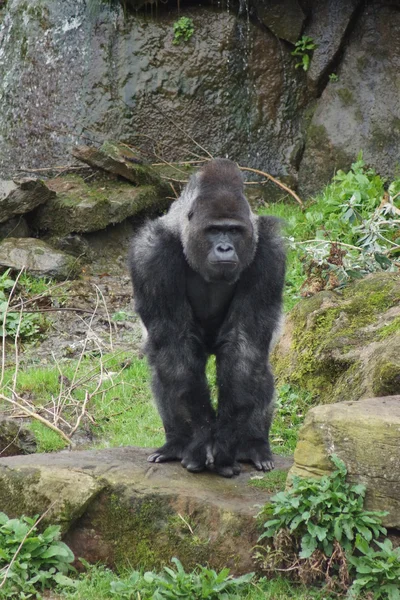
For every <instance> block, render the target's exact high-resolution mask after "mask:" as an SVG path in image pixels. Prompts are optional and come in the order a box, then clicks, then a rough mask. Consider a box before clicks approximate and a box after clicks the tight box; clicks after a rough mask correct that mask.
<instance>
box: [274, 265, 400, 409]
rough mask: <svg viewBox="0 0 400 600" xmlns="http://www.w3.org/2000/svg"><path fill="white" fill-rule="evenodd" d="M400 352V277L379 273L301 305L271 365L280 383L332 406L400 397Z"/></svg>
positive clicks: (289, 321)
mask: <svg viewBox="0 0 400 600" xmlns="http://www.w3.org/2000/svg"><path fill="white" fill-rule="evenodd" d="M399 348H400V274H399V273H376V274H373V275H370V276H368V277H366V278H365V279H362V280H360V281H357V282H356V283H354V284H352V285H350V286H348V287H347V288H345V289H344V290H343V291H342V292H328V291H324V292H320V293H319V294H316V295H315V296H313V297H312V298H308V299H305V300H302V301H300V302H299V303H298V304H297V306H295V308H294V309H293V310H292V311H291V313H290V314H289V316H288V318H287V322H286V326H285V331H284V335H283V337H282V338H281V340H280V342H279V344H278V345H277V347H276V349H275V351H274V353H273V357H272V361H273V364H274V370H275V374H276V375H277V377H278V381H279V383H281V384H282V383H295V384H297V385H299V386H300V387H302V388H304V389H306V390H308V391H310V392H312V393H313V394H314V396H315V397H316V399H317V400H318V401H319V402H320V403H329V402H337V401H343V400H358V399H359V398H368V397H373V396H386V395H391V394H397V393H400V352H399Z"/></svg>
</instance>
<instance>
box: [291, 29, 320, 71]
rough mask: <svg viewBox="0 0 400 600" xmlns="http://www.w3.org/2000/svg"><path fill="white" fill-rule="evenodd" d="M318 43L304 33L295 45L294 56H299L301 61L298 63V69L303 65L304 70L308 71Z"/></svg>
mask: <svg viewBox="0 0 400 600" xmlns="http://www.w3.org/2000/svg"><path fill="white" fill-rule="evenodd" d="M316 47H317V45H316V44H315V43H314V40H313V39H312V38H310V36H308V35H303V36H302V37H301V38H300V39H299V40H297V42H296V43H295V45H294V50H293V52H292V56H299V57H300V62H298V63H297V64H296V69H298V68H299V67H302V69H303V70H304V71H308V69H309V67H310V60H311V55H312V53H313V51H314V50H315V48H316Z"/></svg>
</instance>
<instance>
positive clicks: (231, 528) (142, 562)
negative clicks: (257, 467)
mask: <svg viewBox="0 0 400 600" xmlns="http://www.w3.org/2000/svg"><path fill="white" fill-rule="evenodd" d="M148 454H149V449H146V448H134V447H125V448H113V449H107V450H93V451H64V452H60V453H57V454H34V455H30V456H16V457H12V458H4V459H0V506H1V510H3V511H4V512H6V513H7V514H9V515H10V516H17V515H20V514H22V513H25V514H29V515H34V514H38V513H43V512H44V511H45V510H46V509H48V507H49V506H51V505H52V504H53V503H54V505H53V506H52V508H51V510H50V511H49V514H48V516H47V520H48V521H52V522H58V523H60V524H61V525H62V528H63V531H64V538H65V541H66V542H67V543H68V544H69V545H70V546H71V548H72V550H73V551H74V553H75V555H76V556H77V557H83V558H85V559H86V560H88V561H90V562H95V561H99V560H101V561H103V562H105V563H106V564H108V565H110V566H115V565H117V566H122V565H124V564H125V565H126V564H129V565H130V566H132V567H142V568H146V569H150V568H159V567H161V566H162V565H164V564H167V563H168V562H169V561H170V559H171V558H172V557H173V556H177V557H178V558H179V559H180V560H181V561H182V563H183V564H184V565H185V566H186V567H187V568H191V567H193V566H194V565H196V564H197V563H199V562H204V563H205V562H208V563H209V564H210V565H211V566H212V567H213V568H222V567H224V566H229V567H230V568H231V569H232V570H233V572H234V573H244V572H248V571H251V570H254V564H253V561H252V554H253V547H254V545H255V544H256V542H257V538H258V536H259V534H260V529H259V527H258V525H257V521H256V519H255V518H254V517H255V516H256V514H257V513H258V512H259V509H260V507H261V506H262V505H263V504H265V503H266V502H268V500H269V498H270V496H271V494H270V493H268V492H267V491H266V490H262V489H258V488H255V487H253V486H250V485H248V482H249V480H250V477H251V476H252V475H254V474H255V473H256V471H254V470H253V469H251V468H250V467H249V466H247V465H246V466H245V465H244V466H243V472H242V473H241V474H240V475H239V476H238V477H236V478H233V479H223V478H221V477H218V476H217V475H214V474H212V473H207V472H204V473H198V474H193V473H189V472H188V471H186V470H185V469H183V468H182V467H181V465H180V464H179V463H167V464H151V463H148V462H147V460H146V458H147V456H148ZM275 462H276V467H277V469H278V470H284V471H287V470H288V469H289V467H290V466H291V464H292V460H291V459H289V458H283V457H280V456H276V457H275ZM265 477H266V478H268V474H266V475H265Z"/></svg>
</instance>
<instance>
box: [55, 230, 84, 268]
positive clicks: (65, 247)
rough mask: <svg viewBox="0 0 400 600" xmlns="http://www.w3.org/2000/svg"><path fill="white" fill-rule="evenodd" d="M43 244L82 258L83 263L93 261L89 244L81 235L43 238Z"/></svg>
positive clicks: (72, 234) (73, 234)
mask: <svg viewBox="0 0 400 600" xmlns="http://www.w3.org/2000/svg"><path fill="white" fill-rule="evenodd" d="M45 242H46V243H47V244H49V245H50V246H51V247H52V248H55V249H56V250H61V252H66V253H67V254H70V255H72V256H76V257H77V258H81V257H84V258H85V261H88V262H90V261H91V260H93V258H94V255H93V253H92V250H91V248H90V245H89V243H88V242H87V240H85V238H84V237H83V236H82V235H79V234H77V233H67V235H65V236H61V237H59V236H53V237H48V238H45Z"/></svg>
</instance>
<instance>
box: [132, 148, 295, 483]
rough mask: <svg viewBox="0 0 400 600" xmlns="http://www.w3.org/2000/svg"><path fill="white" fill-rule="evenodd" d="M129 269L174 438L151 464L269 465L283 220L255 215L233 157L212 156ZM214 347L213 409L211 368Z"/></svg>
mask: <svg viewBox="0 0 400 600" xmlns="http://www.w3.org/2000/svg"><path fill="white" fill-rule="evenodd" d="M130 269H131V276H132V282H133V288H134V297H135V308H136V310H137V312H138V314H139V316H140V318H141V320H142V321H143V324H144V326H145V328H146V330H147V340H146V345H145V352H146V354H147V357H148V360H149V363H150V366H151V370H152V388H153V393H154V396H155V399H156V402H157V406H158V410H159V412H160V415H161V418H162V421H163V424H164V428H165V434H166V443H165V444H164V446H162V447H161V448H159V449H158V450H156V452H154V453H153V454H151V456H149V458H148V460H149V461H150V462H164V461H169V460H176V459H179V460H181V462H182V465H183V466H184V467H186V468H187V469H188V470H189V471H201V470H203V469H204V468H206V467H207V468H210V469H211V470H214V471H216V472H217V473H219V474H220V475H223V476H224V477H232V476H233V475H236V474H238V473H239V472H240V466H239V464H238V461H240V460H241V461H250V462H252V463H254V465H255V467H256V468H257V469H259V470H263V471H269V470H271V469H273V468H274V463H273V461H272V454H271V450H270V446H269V441H268V434H269V428H270V425H271V419H272V409H273V403H272V400H273V393H274V382H273V376H272V373H271V370H270V367H269V364H268V354H269V351H270V347H271V342H272V339H273V336H274V332H275V331H276V330H277V328H278V326H279V322H280V316H281V300H282V288H283V280H284V271H285V254H284V250H283V244H282V241H281V238H280V237H279V232H278V225H277V220H276V219H274V218H273V217H264V216H263V217H257V216H256V215H254V214H253V213H252V211H251V209H250V206H249V204H248V202H247V200H246V198H245V196H244V186H243V179H242V176H241V172H240V171H239V169H238V167H237V166H236V164H235V163H233V162H231V161H229V160H225V159H217V160H213V161H211V162H209V163H207V164H206V166H205V167H204V168H202V169H201V170H200V171H199V172H198V173H196V174H195V175H193V176H192V177H191V179H190V181H189V183H188V184H187V186H186V188H185V189H184V191H183V193H182V195H181V196H180V198H179V199H178V200H176V201H175V202H174V203H173V204H172V206H171V208H170V210H169V212H168V213H167V214H166V215H165V216H163V217H160V218H158V219H155V220H154V221H150V222H148V223H147V224H145V225H144V226H143V227H142V229H141V230H140V231H139V232H138V234H137V235H136V236H135V238H134V240H133V243H132V247H131V253H130ZM210 354H214V355H215V357H216V363H217V383H218V390H219V395H218V411H217V413H215V411H214V409H213V407H212V405H211V402H210V392H209V389H208V385H207V379H206V375H205V368H206V362H207V358H208V356H209V355H210Z"/></svg>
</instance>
